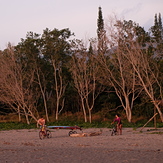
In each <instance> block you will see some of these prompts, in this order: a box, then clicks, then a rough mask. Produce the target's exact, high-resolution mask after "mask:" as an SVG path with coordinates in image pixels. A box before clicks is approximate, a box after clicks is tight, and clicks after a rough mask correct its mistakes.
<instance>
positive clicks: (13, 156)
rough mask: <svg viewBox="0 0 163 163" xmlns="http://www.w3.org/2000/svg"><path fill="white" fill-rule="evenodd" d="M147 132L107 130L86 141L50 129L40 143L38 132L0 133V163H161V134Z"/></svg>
mask: <svg viewBox="0 0 163 163" xmlns="http://www.w3.org/2000/svg"><path fill="white" fill-rule="evenodd" d="M148 129H149V128H148ZM148 129H147V128H144V129H143V132H142V133H141V132H139V131H140V129H137V130H133V128H123V135H116V136H111V131H110V130H111V129H109V128H102V134H101V135H98V136H88V137H70V136H68V132H69V131H70V130H66V129H59V130H54V129H50V131H51V132H52V138H50V139H48V138H45V139H43V140H40V139H39V136H38V133H39V129H30V130H28V129H23V130H9V131H0V163H161V162H163V134H154V133H153V134H152V132H151V130H150V131H148ZM99 130H100V129H97V128H90V129H83V132H86V133H91V132H98V131H99ZM160 131H161V132H163V129H162V128H160V129H158V130H157V132H160ZM77 132H78V133H81V131H80V130H77ZM155 132H156V131H155Z"/></svg>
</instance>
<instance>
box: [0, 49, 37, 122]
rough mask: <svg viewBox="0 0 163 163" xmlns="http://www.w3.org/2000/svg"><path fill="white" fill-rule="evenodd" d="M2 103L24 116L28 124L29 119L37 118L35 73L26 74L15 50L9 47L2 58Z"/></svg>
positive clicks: (0, 78)
mask: <svg viewBox="0 0 163 163" xmlns="http://www.w3.org/2000/svg"><path fill="white" fill-rule="evenodd" d="M0 60H1V62H0V94H1V96H0V101H1V102H3V103H5V104H6V105H8V106H10V107H11V108H12V109H13V110H14V111H16V112H17V113H18V114H19V118H20V115H24V116H25V118H26V121H27V123H28V124H29V123H30V120H29V117H32V118H33V119H34V120H37V119H36V116H37V109H36V107H35V104H36V103H37V102H36V99H37V97H36V95H35V94H34V93H33V86H32V84H33V80H34V72H33V71H30V73H29V74H28V73H25V71H24V70H23V68H22V66H21V63H19V61H18V60H17V59H16V57H15V54H14V48H13V47H12V46H9V47H8V49H7V50H6V54H5V55H2V56H1V58H0Z"/></svg>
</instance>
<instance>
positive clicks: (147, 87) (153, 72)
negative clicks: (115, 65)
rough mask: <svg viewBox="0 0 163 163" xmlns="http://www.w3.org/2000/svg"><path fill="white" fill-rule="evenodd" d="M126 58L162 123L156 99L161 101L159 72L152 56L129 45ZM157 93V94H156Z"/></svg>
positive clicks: (137, 46)
mask: <svg viewBox="0 0 163 163" xmlns="http://www.w3.org/2000/svg"><path fill="white" fill-rule="evenodd" d="M127 52H128V54H129V55H128V56H125V57H126V58H127V59H128V61H129V62H130V63H131V64H132V67H133V69H134V71H135V72H136V74H137V77H138V78H139V81H140V84H141V87H142V88H143V89H144V91H145V92H146V94H147V95H148V97H149V98H150V99H151V101H152V102H153V104H154V106H155V107H156V109H157V111H158V113H159V115H160V118H161V121H162V122H163V114H162V111H161V109H160V107H159V103H158V102H157V99H162V98H163V97H162V86H161V82H160V81H159V80H158V79H159V70H158V66H157V62H156V60H155V59H154V56H150V55H148V53H147V51H146V50H144V49H142V48H141V47H140V46H139V45H138V44H135V43H132V44H130V48H128V51H127ZM158 92H159V93H158Z"/></svg>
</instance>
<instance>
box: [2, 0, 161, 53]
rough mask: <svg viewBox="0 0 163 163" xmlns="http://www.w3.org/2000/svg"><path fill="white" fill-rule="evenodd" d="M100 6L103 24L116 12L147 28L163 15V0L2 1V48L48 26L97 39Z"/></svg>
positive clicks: (76, 36)
mask: <svg viewBox="0 0 163 163" xmlns="http://www.w3.org/2000/svg"><path fill="white" fill-rule="evenodd" d="M99 6H100V7H101V8H102V15H103V19H104V23H105V21H106V20H107V19H108V17H110V16H111V15H113V14H114V15H116V16H117V17H118V18H120V19H125V20H132V21H134V22H136V23H139V25H140V26H142V27H144V28H145V30H146V31H148V29H149V28H150V27H151V26H152V25H153V24H154V16H155V14H159V13H161V16H162V18H163V0H0V22H1V23H0V50H3V49H5V48H6V47H7V44H8V43H9V42H10V43H11V44H12V45H14V46H15V45H17V44H18V43H19V42H21V38H23V39H25V38H26V34H27V32H30V31H31V32H34V33H37V34H42V33H43V30H44V29H46V28H48V29H50V30H53V29H54V28H56V29H58V30H61V29H64V28H69V29H70V31H71V32H73V33H74V34H75V38H77V39H88V38H94V37H96V31H97V19H98V8H99ZM162 20H163V19H162Z"/></svg>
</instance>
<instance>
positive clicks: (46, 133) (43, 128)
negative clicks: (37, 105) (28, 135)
mask: <svg viewBox="0 0 163 163" xmlns="http://www.w3.org/2000/svg"><path fill="white" fill-rule="evenodd" d="M45 137H47V138H51V137H52V135H51V132H50V130H48V129H46V125H43V126H41V129H40V132H39V138H40V139H41V140H42V139H44V138H45Z"/></svg>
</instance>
